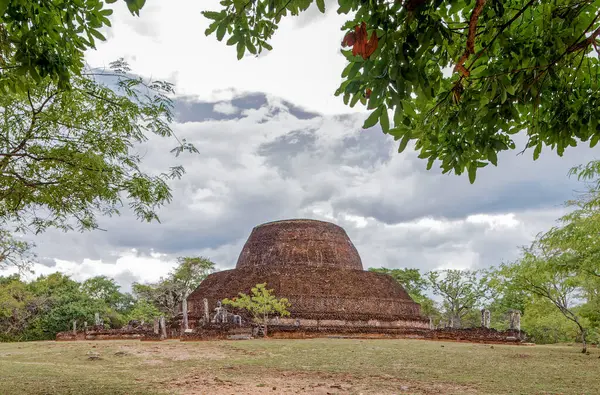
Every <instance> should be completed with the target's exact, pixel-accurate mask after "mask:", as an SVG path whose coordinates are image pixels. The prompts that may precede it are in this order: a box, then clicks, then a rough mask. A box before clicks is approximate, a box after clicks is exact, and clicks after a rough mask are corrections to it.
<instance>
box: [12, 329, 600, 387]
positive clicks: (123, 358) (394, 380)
mask: <svg viewBox="0 0 600 395" xmlns="http://www.w3.org/2000/svg"><path fill="white" fill-rule="evenodd" d="M578 351H579V350H578V348H577V347H570V346H508V345H507V346H504V345H494V346H491V345H484V344H469V343H450V342H432V341H421V340H349V339H313V340H252V341H237V342H234V341H221V342H217V341H215V342H189V343H180V342H178V341H167V342H139V341H97V342H62V343H61V342H59V343H56V342H33V343H8V344H7V343H5V344H0V394H2V395H4V394H165V393H170V394H211V395H212V394H282V393H286V394H288V393H289V394H295V393H307V394H360V393H362V394H597V393H598V391H599V390H598V389H599V388H600V374H598V373H599V372H600V359H599V356H600V350H597V349H592V350H591V353H590V355H583V354H581V353H579V352H578ZM90 353H92V354H99V357H100V359H97V360H91V359H89V357H90Z"/></svg>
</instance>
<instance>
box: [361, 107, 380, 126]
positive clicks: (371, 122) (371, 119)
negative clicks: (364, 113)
mask: <svg viewBox="0 0 600 395" xmlns="http://www.w3.org/2000/svg"><path fill="white" fill-rule="evenodd" d="M381 109H382V107H377V109H375V111H373V112H372V113H371V115H369V117H368V118H367V119H366V120H365V123H364V124H363V129H369V128H372V127H373V126H375V125H376V124H377V120H378V119H379V117H380V116H381Z"/></svg>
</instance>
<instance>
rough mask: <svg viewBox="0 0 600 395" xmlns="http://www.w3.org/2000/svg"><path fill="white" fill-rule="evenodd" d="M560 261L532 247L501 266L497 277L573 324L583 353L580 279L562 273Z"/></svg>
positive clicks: (584, 330)
mask: <svg viewBox="0 0 600 395" xmlns="http://www.w3.org/2000/svg"><path fill="white" fill-rule="evenodd" d="M561 259H562V257H561V256H553V257H549V256H546V255H544V254H543V252H540V251H539V250H535V247H533V248H528V249H526V250H525V251H524V254H523V257H522V258H521V260H519V261H518V262H516V263H513V264H505V265H503V267H502V269H501V273H502V275H503V276H504V277H505V278H506V281H507V282H510V283H512V284H513V286H516V287H518V288H520V289H522V290H524V291H526V292H528V293H529V294H530V295H531V297H537V298H543V299H546V300H547V301H549V302H551V303H552V304H553V305H554V306H555V307H556V308H557V309H558V311H560V313H561V314H562V315H563V316H564V317H565V318H566V319H568V320H569V321H571V322H573V323H574V324H575V325H576V326H577V328H578V330H579V334H580V336H581V340H582V343H583V352H584V353H585V352H586V351H587V348H586V335H587V332H588V330H589V328H588V325H587V323H586V322H585V320H584V319H583V317H581V315H580V314H579V312H578V309H577V306H578V303H577V301H578V300H581V296H582V291H583V288H582V277H581V276H580V275H578V273H576V272H574V271H571V270H565V269H564V266H563V265H562V262H560V260H561Z"/></svg>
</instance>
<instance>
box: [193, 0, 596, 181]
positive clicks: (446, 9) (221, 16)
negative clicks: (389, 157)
mask: <svg viewBox="0 0 600 395" xmlns="http://www.w3.org/2000/svg"><path fill="white" fill-rule="evenodd" d="M313 2H316V6H317V7H318V8H319V9H320V10H321V12H325V11H326V10H325V2H324V1H323V0H317V1H313V0H299V1H288V0H255V1H250V0H223V1H221V9H220V10H211V11H205V12H204V13H203V14H204V16H205V17H206V18H208V19H209V20H210V21H211V23H210V26H209V27H208V29H207V30H206V32H205V34H206V35H211V34H215V35H216V38H217V39H218V40H219V41H222V40H224V39H226V40H227V41H226V43H227V45H231V46H236V49H237V56H238V58H239V59H241V58H242V57H243V56H244V53H245V52H246V51H248V52H250V53H251V54H259V53H261V52H262V51H263V50H264V49H266V50H271V49H272V48H271V45H270V44H269V41H270V39H271V38H272V36H273V34H274V33H275V31H276V30H277V27H278V24H279V23H280V22H281V20H282V18H284V17H286V16H289V15H292V16H294V15H298V14H299V13H301V12H303V11H305V10H307V9H308V8H309V6H310V5H311V4H312V3H313ZM337 12H338V13H339V14H347V15H349V17H350V19H349V20H348V21H347V22H346V23H345V24H344V25H343V26H341V30H342V32H343V34H344V38H343V40H341V41H342V48H341V51H342V53H343V55H344V56H345V57H346V59H347V60H348V65H347V66H346V67H345V69H344V70H343V71H342V74H341V75H342V83H341V85H340V87H339V89H338V90H337V91H336V95H341V96H343V98H344V102H345V103H346V104H348V105H350V106H351V107H353V106H355V105H356V104H357V103H358V102H361V103H362V104H363V105H366V107H367V109H369V110H371V114H370V116H369V117H368V118H367V119H366V121H365V123H364V127H365V128H370V127H372V126H375V125H376V124H379V125H380V126H381V128H382V129H383V132H384V133H386V134H390V135H391V136H393V137H394V138H395V139H396V140H399V152H402V151H403V150H404V149H406V147H407V146H408V143H409V142H411V141H414V143H415V149H416V150H418V151H419V157H420V158H422V159H426V160H427V168H428V169H430V168H431V167H432V166H433V164H434V162H436V161H438V163H439V164H440V167H441V169H442V171H443V172H444V173H447V172H455V173H456V174H461V173H463V172H464V171H466V172H467V173H468V175H469V179H470V181H471V182H474V181H475V176H476V172H477V169H478V168H481V167H484V166H487V165H488V164H489V163H492V164H493V165H497V162H498V157H497V154H498V153H499V152H501V151H506V150H512V149H515V148H516V145H515V141H514V136H515V135H516V134H519V133H521V134H525V135H526V136H527V140H528V141H527V145H526V148H531V149H533V158H534V159H537V158H538V157H539V155H540V153H541V150H542V148H543V147H544V146H548V147H551V148H552V149H556V152H557V153H558V155H562V154H563V152H564V151H565V149H566V148H568V147H572V146H576V145H577V144H578V143H579V142H589V144H590V146H592V147H593V146H595V145H596V144H597V142H598V140H599V139H600V110H599V109H600V85H599V79H600V77H599V74H600V61H599V59H598V52H597V50H598V44H599V43H600V0H585V1H582V0H558V1H539V0H490V1H485V0H475V1H466V0H453V1H448V0H431V1H423V0H406V1H391V0H382V1H376V0H369V1H364V0H338V7H337ZM340 38H341V35H340ZM348 47H352V48H348ZM594 48H595V49H596V52H594Z"/></svg>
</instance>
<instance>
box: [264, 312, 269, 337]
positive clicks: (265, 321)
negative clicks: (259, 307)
mask: <svg viewBox="0 0 600 395" xmlns="http://www.w3.org/2000/svg"><path fill="white" fill-rule="evenodd" d="M264 323H265V333H264V334H265V337H267V325H268V324H267V315H266V314H265V316H264Z"/></svg>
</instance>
